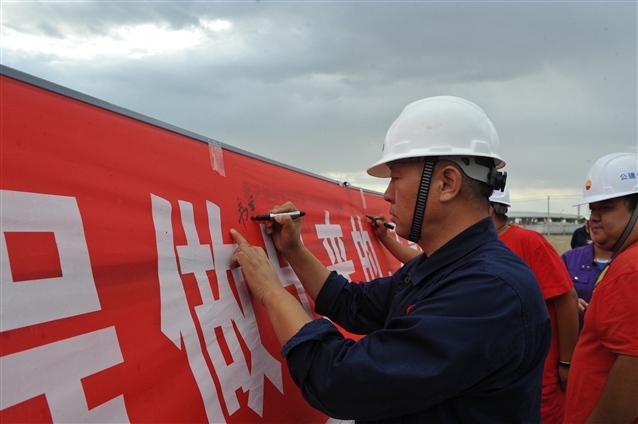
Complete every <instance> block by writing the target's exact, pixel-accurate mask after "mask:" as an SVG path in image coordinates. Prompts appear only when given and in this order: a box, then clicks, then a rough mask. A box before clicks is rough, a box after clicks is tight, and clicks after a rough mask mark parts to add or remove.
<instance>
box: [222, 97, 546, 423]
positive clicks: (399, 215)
mask: <svg viewBox="0 0 638 424" xmlns="http://www.w3.org/2000/svg"><path fill="white" fill-rule="evenodd" d="M498 142H499V140H498V135H497V133H496V131H495V129H494V126H493V125H492V123H491V122H490V120H489V119H488V118H487V116H486V115H485V113H484V112H483V110H482V109H480V108H479V107H478V106H476V105H475V104H473V103H471V102H468V101H467V100H463V99H459V98H457V97H447V96H443V97H433V98H428V99H424V100H421V101H418V102H415V103H412V104H410V105H408V106H407V107H406V108H405V109H404V110H403V112H402V113H401V114H400V115H399V117H398V118H397V119H396V121H395V122H394V123H393V124H392V126H391V127H390V129H389V131H388V133H387V136H386V139H385V143H384V145H383V153H382V158H381V160H380V161H378V162H377V163H376V164H374V165H373V166H372V167H370V168H369V169H368V173H369V174H370V175H372V176H376V177H389V178H390V183H389V185H388V188H387V190H386V191H385V193H384V198H385V200H386V201H388V202H389V203H390V210H389V213H390V216H391V220H392V222H394V224H395V231H396V232H397V234H399V235H400V236H401V237H404V238H409V239H410V240H412V241H413V242H415V243H417V244H418V245H419V247H420V248H421V249H422V250H423V254H421V255H419V256H417V257H416V258H414V259H412V260H410V261H408V262H407V263H406V264H405V265H404V266H403V267H402V268H401V269H399V270H398V271H397V272H395V273H394V274H393V275H392V276H391V277H384V278H379V279H376V280H373V281H370V282H367V283H361V284H353V283H351V282H349V281H348V280H347V279H346V278H344V277H343V276H341V275H339V274H337V273H336V272H330V271H329V270H328V269H327V268H326V267H325V266H324V265H323V264H322V263H321V261H319V260H318V259H317V258H316V257H315V256H314V255H313V254H312V253H311V252H310V251H309V250H308V249H307V248H306V247H305V246H304V245H303V243H302V241H301V238H300V229H301V219H291V218H290V217H289V216H279V217H277V218H276V220H275V221H274V222H268V223H267V224H266V232H267V233H268V234H271V236H272V240H273V243H274V245H275V246H276V247H277V249H278V251H279V252H280V253H281V254H282V255H283V256H284V257H285V258H286V259H287V261H288V263H289V264H290V266H291V267H292V269H293V270H294V272H295V273H296V274H297V276H298V278H299V280H300V281H301V283H302V284H303V286H304V288H305V289H306V291H307V292H308V294H309V295H310V296H311V298H312V299H313V300H314V301H315V310H316V312H317V313H319V314H321V315H324V316H326V317H328V318H330V319H331V320H332V321H334V322H336V323H338V324H340V325H341V326H342V327H344V328H345V329H346V330H348V331H350V332H352V333H356V334H362V335H364V336H363V337H362V338H361V339H359V340H357V341H354V340H349V339H345V338H344V337H343V335H342V333H341V332H340V331H339V330H338V329H337V327H335V325H334V324H333V323H332V322H331V321H329V320H326V319H313V318H312V317H310V316H308V315H307V314H306V313H305V311H304V310H303V308H302V307H301V305H300V304H299V302H298V301H297V300H296V299H295V298H294V297H293V296H292V295H291V294H290V293H289V292H288V291H286V290H285V289H284V288H283V287H282V286H281V283H280V282H279V280H278V279H277V275H276V273H275V272H274V270H273V269H272V265H271V264H270V262H269V261H268V258H267V257H266V255H265V253H264V252H263V249H261V248H254V247H252V246H250V245H249V244H248V243H247V241H246V240H245V239H244V238H243V237H242V236H241V235H240V234H239V233H237V232H236V231H234V230H232V231H231V234H232V236H233V238H234V239H235V241H236V242H237V243H238V246H239V247H238V248H237V250H236V251H235V254H234V255H233V257H232V259H231V266H237V265H241V267H242V270H243V273H244V277H245V279H246V282H247V285H248V286H249V288H250V290H251V291H252V293H253V295H254V296H255V297H256V299H258V300H259V301H260V302H261V303H262V305H264V306H265V308H266V309H267V311H268V315H269V317H270V319H271V323H272V325H273V329H274V331H275V333H276V334H277V337H278V339H279V341H280V342H281V343H282V346H283V347H282V351H281V353H282V355H283V356H285V357H286V361H287V364H288V369H289V371H290V374H291V376H292V378H293V380H294V381H295V383H296V384H297V385H298V386H299V387H300V388H301V390H302V394H303V396H304V398H305V399H306V400H307V401H308V402H309V403H310V404H311V405H312V406H313V407H315V408H317V409H319V410H321V411H323V412H325V413H326V414H327V415H329V416H332V417H334V418H340V419H354V420H356V421H357V422H377V423H397V422H402V423H427V422H432V423H434V422H436V423H439V422H445V423H454V422H485V423H488V422H489V423H493V422H502V423H524V422H525V423H528V422H536V423H537V422H539V421H540V396H541V378H542V370H543V363H544V360H545V356H546V355H547V351H548V348H549V344H550V339H551V334H550V333H551V325H550V321H549V317H548V314H547V307H546V306H545V302H544V301H543V297H542V294H541V291H540V289H539V287H538V282H537V281H536V279H535V278H534V275H533V273H532V271H531V270H530V269H529V267H528V266H527V265H526V264H525V262H523V260H522V259H520V258H519V257H518V256H516V255H515V254H514V253H512V252H511V251H510V250H509V249H507V248H506V247H505V246H504V245H503V244H502V243H500V242H499V241H498V237H497V234H496V229H495V228H494V223H493V221H492V219H491V218H490V216H489V201H488V199H489V196H490V194H491V193H492V190H494V189H502V188H503V187H504V186H505V175H504V174H503V173H501V172H499V171H498V170H497V168H500V167H502V166H503V165H504V162H503V160H502V159H501V158H500V157H499V155H498V147H499V146H498ZM293 210H296V208H295V206H294V205H293V204H291V203H289V202H288V203H285V204H283V205H281V206H278V207H275V208H274V209H273V210H272V211H271V212H274V213H277V212H286V211H293Z"/></svg>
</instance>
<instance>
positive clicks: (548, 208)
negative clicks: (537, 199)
mask: <svg viewBox="0 0 638 424" xmlns="http://www.w3.org/2000/svg"><path fill="white" fill-rule="evenodd" d="M547 235H549V196H547Z"/></svg>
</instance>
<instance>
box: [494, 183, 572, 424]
mask: <svg viewBox="0 0 638 424" xmlns="http://www.w3.org/2000/svg"><path fill="white" fill-rule="evenodd" d="M490 205H491V206H492V209H491V210H492V218H493V219H494V224H495V225H496V230H497V232H498V238H499V240H501V241H502V242H503V243H505V245H506V246H507V247H509V248H510V249H512V252H514V253H516V254H517V255H518V256H520V257H521V258H522V259H523V260H524V261H525V262H526V263H527V264H528V265H529V266H530V268H531V269H532V271H533V272H534V275H535V276H536V279H537V280H538V283H539V284H540V287H541V291H542V292H543V297H545V302H546V303H547V311H548V312H549V318H550V319H551V321H552V344H551V346H550V348H549V353H548V355H547V359H546V360H545V369H544V371H543V397H542V399H541V417H542V420H543V424H562V422H563V418H564V414H565V389H566V387H567V378H568V375H569V367H570V363H571V360H572V355H573V353H574V347H575V346H576V341H577V340H578V297H577V295H576V290H575V289H574V285H573V284H572V281H571V279H570V278H569V274H568V272H567V269H566V268H565V266H564V265H563V263H562V262H561V259H560V256H559V255H558V252H557V251H556V249H555V248H554V246H552V244H551V243H550V242H549V241H547V239H546V238H545V237H543V235H542V234H540V233H538V232H536V231H533V230H529V229H527V228H523V227H520V226H518V225H514V224H511V225H510V224H509V223H508V222H507V210H508V208H509V207H510V206H511V204H510V194H509V190H508V188H507V187H505V190H503V191H495V192H494V194H492V196H491V197H490Z"/></svg>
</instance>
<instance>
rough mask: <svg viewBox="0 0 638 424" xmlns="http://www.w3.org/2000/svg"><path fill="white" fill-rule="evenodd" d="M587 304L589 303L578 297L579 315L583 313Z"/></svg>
mask: <svg viewBox="0 0 638 424" xmlns="http://www.w3.org/2000/svg"><path fill="white" fill-rule="evenodd" d="M588 306H589V303H587V302H585V301H584V300H583V299H581V298H580V297H579V298H578V313H580V314H581V315H585V311H587V307H588Z"/></svg>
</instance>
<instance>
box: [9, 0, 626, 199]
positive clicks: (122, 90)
mask: <svg viewBox="0 0 638 424" xmlns="http://www.w3.org/2000/svg"><path fill="white" fill-rule="evenodd" d="M636 8H637V5H636V3H621V2H597V3H589V2H587V3H585V2H542V3H541V2H538V3H532V2H507V3H489V2H473V3H472V2H463V3H460V2H441V3H426V2H413V3H406V2H374V3H373V2H325V3H316V2H276V3H272V2H268V1H260V2H240V3H237V2H206V3H200V2H167V3H147V2H139V3H138V2H126V3H123V2H122V3H120V2H111V3H102V2H100V3H90V2H86V3H26V4H20V3H4V4H3V19H4V22H3V25H4V26H5V28H11V29H13V30H15V31H18V32H21V33H24V34H34V35H46V36H48V37H52V38H55V39H64V38H67V39H72V38H73V37H91V36H101V37H117V36H119V35H118V33H117V32H114V29H117V28H120V27H122V26H133V25H143V24H153V25H156V26H160V27H163V28H167V29H170V30H175V31H190V32H193V31H199V33H201V34H204V37H205V39H204V40H203V41H202V43H201V44H199V45H196V46H191V47H189V46H185V47H184V48H183V49H179V50H177V51H172V52H171V53H167V54H157V55H148V56H144V57H141V58H132V57H124V56H122V57H117V56H109V57H98V58H97V59H93V60H70V59H64V58H61V57H59V56H57V55H56V54H55V52H51V53H48V54H47V53H42V52H37V53H34V52H25V53H23V54H19V53H13V52H6V51H5V52H4V59H3V60H4V63H5V64H6V65H9V66H13V67H16V68H18V69H20V70H23V71H26V72H30V73H33V74H35V75H36V76H40V77H44V78H46V79H49V80H52V81H54V82H57V83H60V84H62V85H65V86H67V87H70V88H74V89H77V90H79V91H82V92H85V93H87V94H90V95H94V96H96V97H98V98H101V99H104V100H107V101H109V102H112V103H115V104H118V105H120V106H123V107H127V108H129V109H132V110H134V111H137V112H140V113H143V114H147V115H149V116H152V117H154V118H157V119H161V120H164V121H166V122H169V123H171V124H174V125H178V126H181V127H184V128H186V129H189V130H191V131H194V132H198V133H200V134H202V135H205V136H208V137H210V138H214V139H217V140H220V141H222V142H225V143H228V144H232V145H236V146H237V147H240V148H244V149H246V150H249V151H252V152H254V153H257V154H261V155H264V156H266V157H270V158H273V159H275V160H278V161H281V162H284V163H288V164H291V165H293V166H296V167H299V168H303V169H307V170H309V171H312V172H317V173H322V174H326V173H333V172H349V171H350V172H363V171H364V170H365V168H366V167H367V166H368V165H370V164H371V163H372V162H374V161H376V160H377V159H378V155H379V153H380V146H381V143H382V140H383V137H384V135H385V132H386V130H387V128H388V127H389V125H390V124H391V123H392V121H393V120H394V119H395V118H396V116H398V114H399V113H400V111H401V109H402V108H403V107H404V106H405V105H407V104H408V103H410V102H412V101H415V100H418V99H419V98H423V97H427V96H432V95H440V94H451V95H457V96H461V97H466V98H468V99H469V100H472V101H474V102H476V103H477V104H479V105H480V106H481V107H483V108H484V109H485V111H486V112H487V113H488V116H490V118H491V119H492V120H493V121H494V124H495V125H496V127H497V129H498V131H499V134H500V136H501V141H502V151H501V153H502V155H503V157H505V158H506V160H507V162H508V170H509V171H510V176H511V179H510V181H511V182H512V186H511V187H512V188H517V189H524V188H532V189H533V188H539V189H542V188H543V187H555V188H558V189H560V188H565V189H569V188H573V187H579V186H580V179H581V178H582V174H583V173H584V172H585V171H586V170H587V167H588V166H589V165H590V164H591V163H593V161H595V159H597V158H598V157H600V156H602V155H604V154H606V153H609V152H612V151H621V150H625V151H626V150H629V151H636V137H637V135H636V127H637V124H636V115H637V108H636V104H637V94H636V93H637V92H638V88H637V86H636V81H637V73H636V63H638V58H637V54H636V52H637V51H638V48H637V42H636V40H637V34H636V27H637V24H636V19H635V17H636ZM214 20H225V21H229V22H231V23H232V27H231V29H230V30H228V31H213V30H211V29H210V28H207V27H206V25H207V22H210V21H214ZM336 152H338V154H337V153H336Z"/></svg>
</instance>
